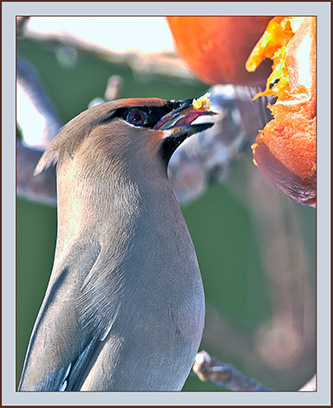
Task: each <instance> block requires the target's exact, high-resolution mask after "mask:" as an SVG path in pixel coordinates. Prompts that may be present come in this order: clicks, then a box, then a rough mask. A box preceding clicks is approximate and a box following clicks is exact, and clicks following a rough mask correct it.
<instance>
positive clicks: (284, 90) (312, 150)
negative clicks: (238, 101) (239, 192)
mask: <svg viewBox="0 0 333 408" xmlns="http://www.w3.org/2000/svg"><path fill="white" fill-rule="evenodd" d="M267 57H268V58H271V59H272V60H273V70H272V73H271V75H270V76H269V78H268V80H267V87H266V90H265V91H264V92H262V93H261V94H259V95H258V96H260V95H262V94H264V95H265V94H266V95H268V94H271V95H275V96H277V99H276V102H275V103H274V104H273V105H271V106H269V108H270V110H271V111H272V114H273V116H274V119H273V120H271V121H270V122H268V123H267V125H266V126H265V128H264V129H263V130H262V131H260V132H259V134H258V136H257V139H256V143H255V144H254V145H253V146H252V149H253V156H254V162H255V164H256V165H257V166H258V167H259V168H260V169H261V170H262V171H263V172H264V174H265V175H266V176H267V178H268V179H269V180H270V181H271V182H272V184H273V185H274V186H275V187H276V188H278V189H279V190H280V191H282V192H283V193H284V194H285V195H287V196H288V197H290V198H292V199H293V200H294V201H297V202H299V203H302V204H306V205H310V206H315V205H316V197H317V193H316V185H317V161H316V159H317V149H316V123H317V122H316V119H317V113H316V101H317V97H316V18H315V17H275V18H274V19H273V20H271V22H270V23H269V25H268V26H267V30H266V31H265V33H264V35H263V36H262V38H261V39H260V41H259V42H258V44H257V45H256V47H255V48H254V49H253V51H252V53H251V55H250V57H249V59H248V61H247V63H246V67H247V68H248V69H251V70H254V69H256V67H257V66H258V65H259V64H260V62H261V61H262V60H263V59H264V58H267Z"/></svg>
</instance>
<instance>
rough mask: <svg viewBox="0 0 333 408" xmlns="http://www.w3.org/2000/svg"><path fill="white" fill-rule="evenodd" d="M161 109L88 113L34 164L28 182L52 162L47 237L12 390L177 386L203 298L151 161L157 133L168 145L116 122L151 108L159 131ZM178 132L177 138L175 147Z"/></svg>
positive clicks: (157, 105) (156, 160) (171, 200)
mask: <svg viewBox="0 0 333 408" xmlns="http://www.w3.org/2000/svg"><path fill="white" fill-rule="evenodd" d="M177 103H178V102H177ZM177 103H176V104H175V106H174V107H177V106H181V104H180V103H178V105H177ZM168 104H169V105H166V101H163V100H160V99H131V100H119V101H112V102H108V103H105V104H102V105H99V106H97V107H94V108H91V109H89V110H87V111H85V112H83V113H82V114H80V115H79V116H77V117H76V118H74V119H73V120H71V121H70V122H69V123H68V124H67V125H66V126H65V127H64V128H63V129H62V130H61V132H60V133H59V134H58V136H57V137H56V138H55V139H54V140H53V142H52V143H51V145H50V146H49V148H48V149H47V150H46V152H45V154H44V155H43V157H42V159H41V160H40V162H39V164H38V166H37V169H36V173H39V172H41V171H42V170H44V169H45V168H47V167H48V166H50V165H51V164H52V163H57V197H58V235H57V246H56V253H55V259H54V266H53V270H52V274H51V277H50V281H49V284H48V288H47V291H46V294H45V298H44V301H43V303H42V306H41V309H40V311H39V314H38V317H37V320H36V323H35V326H34V329H33V333H32V336H31V339H30V343H29V347H28V351H27V356H26V360H25V364H24V369H23V374H22V378H21V382H20V386H19V389H20V390H22V391H27V390H35V391H43V390H44V391H57V390H58V391H71V390H82V391H84V390H86V391H113V390H117V391H168V390H181V388H182V387H183V385H184V383H185V380H186V378H187V376H188V374H189V372H190V369H191V366H192V364H193V361H194V358H195V355H196V352H197V350H198V347H199V344H200V341H201V336H202V331H203V325H204V294H203V286H202V281H201V276H200V271H199V267H198V262H197V258H196V254H195V250H194V247H193V244H192V240H191V237H190V235H189V232H188V229H187V226H186V224H185V221H184V218H183V216H182V213H181V211H180V208H179V206H178V204H177V202H176V200H175V197H174V195H173V193H172V190H171V187H170V185H169V182H168V180H167V176H166V164H165V163H164V162H163V160H161V144H162V143H163V140H164V139H163V137H165V133H167V132H169V133H170V135H169V136H170V137H175V138H176V137H178V134H177V132H171V130H172V129H171V130H167V131H162V130H159V129H158V128H157V129H154V128H153V127H154V126H153V125H154V123H152V124H151V125H150V124H148V125H146V126H133V125H132V124H130V123H127V122H126V120H127V119H126V117H125V116H124V112H125V113H126V111H125V110H126V109H131V108H133V107H136V106H138V107H139V108H140V109H141V107H145V110H146V112H147V115H150V113H149V112H150V110H149V109H148V108H147V107H153V108H152V110H153V111H154V112H155V113H154V117H156V112H159V109H160V110H161V113H160V117H158V115H157V119H158V120H159V119H161V118H162V117H163V115H164V114H165V113H167V110H169V111H172V109H171V108H170V106H172V105H170V103H168ZM119 112H120V113H119ZM171 113H172V112H171ZM117 114H118V116H117ZM121 115H122V116H121ZM194 126H195V125H192V126H191V128H193V129H194ZM182 129H183V130H182ZM189 129H190V127H189V124H186V126H184V127H182V126H179V129H178V130H177V131H178V133H179V134H180V135H182V132H183V133H184V135H185V136H184V138H185V137H186V135H187V134H186V132H185V131H186V130H187V133H188V134H190V133H191V132H189V131H188V130H189ZM199 130H200V129H199V128H198V130H196V131H199ZM194 132H195V131H192V133H194ZM172 134H173V136H172Z"/></svg>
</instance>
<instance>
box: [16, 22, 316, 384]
mask: <svg viewBox="0 0 333 408" xmlns="http://www.w3.org/2000/svg"><path fill="white" fill-rule="evenodd" d="M221 18H223V17H221ZM17 64H18V75H19V76H20V78H19V82H18V87H17V96H18V99H17V119H18V126H17V138H18V141H19V142H20V143H21V142H23V145H24V146H29V147H32V148H36V149H38V148H39V149H41V150H42V149H43V148H44V147H45V143H46V142H45V138H44V139H43V137H41V134H42V133H43V129H44V127H45V118H44V119H43V118H40V119H41V121H40V122H39V119H38V118H39V114H38V113H36V109H32V107H33V106H34V103H33V101H32V99H33V98H32V95H33V93H31V92H30V93H29V92H26V91H25V89H27V88H26V85H27V83H28V82H29V75H31V73H33V75H34V76H35V80H36V78H37V82H38V87H40V89H42V91H43V92H44V96H45V100H44V102H45V101H47V103H46V105H47V109H49V110H50V111H51V112H52V115H53V116H52V120H50V122H49V123H51V122H52V121H53V122H52V123H53V124H54V129H55V131H54V133H56V130H57V129H58V127H59V126H62V125H63V124H65V123H66V122H67V121H69V120H70V119H72V118H73V117H74V116H76V115H77V114H78V113H80V112H81V111H83V110H85V109H87V108H88V106H89V105H91V104H94V103H98V102H100V101H101V100H102V99H103V98H104V97H105V90H106V88H107V85H108V81H109V78H110V77H112V78H113V80H115V81H116V85H115V86H113V87H111V88H110V87H109V88H108V89H109V90H110V89H111V91H114V92H115V94H116V96H117V97H119V98H126V97H160V98H163V99H184V98H192V97H196V96H199V95H201V94H203V93H205V92H206V91H207V90H208V89H209V88H210V85H208V84H206V83H203V82H200V81H199V80H198V79H197V78H196V77H195V76H194V75H193V74H192V73H191V71H190V70H189V68H188V67H187V66H186V64H185V63H184V62H183V61H182V60H181V59H180V58H179V57H178V55H177V51H176V49H175V46H174V43H173V38H172V35H171V32H170V30H169V27H168V24H167V22H166V20H165V18H163V17H96V18H93V17H30V18H24V17H23V18H22V17H19V18H18V29H17ZM20 79H21V80H20ZM35 80H34V81H35ZM109 82H110V81H109ZM37 105H38V104H37ZM35 108H36V104H35ZM250 121H251V118H250ZM250 125H251V124H250V123H249V126H250ZM38 126H40V127H38ZM48 137H50V135H47V137H46V139H47V138H48ZM235 137H236V135H235ZM253 142H254V140H249V141H248V143H245V145H244V146H245V148H243V149H240V151H238V152H237V154H235V152H233V153H232V154H231V153H230V152H228V151H227V152H225V155H226V158H225V162H224V163H225V165H224V166H223V172H221V171H220V173H219V177H212V174H211V173H210V177H207V179H206V180H205V182H204V183H203V184H204V185H203V187H202V188H200V189H199V190H200V191H198V192H196V193H195V194H192V195H190V196H189V197H187V199H181V198H179V201H180V204H181V208H182V211H183V214H184V217H185V220H186V222H187V225H188V228H189V231H190V233H191V236H192V239H193V242H194V245H195V248H196V251H197V256H198V260H199V264H200V269H201V274H202V278H203V284H204V288H205V296H206V323H205V331H204V336H203V339H202V344H201V347H200V350H206V351H207V352H208V353H209V354H210V355H212V356H214V357H216V358H217V359H219V360H220V361H223V362H226V363H231V364H233V365H234V366H235V367H236V368H237V369H238V370H240V371H241V372H242V373H244V374H245V375H247V376H248V377H252V378H255V379H256V380H258V381H260V382H261V383H263V384H265V385H266V386H267V387H269V388H272V389H274V390H283V391H288V390H290V391H292V390H297V389H298V388H300V387H301V386H302V385H303V384H304V383H306V382H307V381H308V380H309V379H310V378H311V377H312V376H313V374H314V373H315V371H316V342H315V339H316V322H315V315H316V308H315V306H316V298H315V294H316V211H315V209H313V208H310V207H306V206H302V205H300V204H296V203H294V202H292V201H291V200H290V199H288V198H286V197H285V196H283V195H282V194H281V193H280V192H278V191H277V190H275V189H274V187H273V186H272V185H271V184H270V183H269V182H268V181H267V179H266V178H265V177H264V176H263V174H262V173H261V171H260V170H259V169H258V168H257V167H256V166H255V165H254V164H253V162H252V151H251V148H250V145H251V143H253ZM175 166H176V164H175ZM19 172H23V173H24V172H26V174H27V176H30V175H31V169H28V167H25V166H24V162H18V173H19ZM29 172H30V173H29ZM28 173H29V174H28ZM192 181H193V180H192ZM51 201H52V200H51ZM56 226H57V214H56V207H55V205H53V204H52V202H49V203H45V202H44V203H41V202H37V201H36V200H35V199H31V197H29V195H28V194H21V193H19V194H18V196H17V291H16V295H17V382H18V381H19V379H20V374H21V370H22V366H23V361H24V356H25V352H26V348H27V345H28V341H29V337H30V334H31V331H32V327H33V324H34V321H35V319H36V316H37V313H38V310H39V307H40V305H41V302H42V299H43V296H44V293H45V289H46V285H47V282H48V279H49V276H50V272H51V269H52V264H53V255H54V249H55V242H56ZM184 390H185V391H195V390H197V391H212V390H215V391H218V390H223V389H222V388H219V387H217V386H216V385H214V384H212V383H210V382H203V381H201V380H199V379H198V378H197V377H196V376H194V375H193V376H190V377H189V378H188V380H187V382H186V384H185V387H184Z"/></svg>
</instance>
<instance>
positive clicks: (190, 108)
mask: <svg viewBox="0 0 333 408" xmlns="http://www.w3.org/2000/svg"><path fill="white" fill-rule="evenodd" d="M170 104H172V105H173V107H174V108H173V110H172V111H171V112H169V113H168V114H166V115H164V116H163V117H162V118H161V119H160V120H159V121H158V123H157V124H156V125H155V126H154V129H160V130H169V129H171V133H170V132H167V133H166V134H167V136H166V137H170V136H171V137H178V136H185V137H189V136H191V135H193V134H194V133H198V132H202V131H203V130H206V129H209V128H210V127H212V126H213V124H214V123H213V122H211V121H210V122H209V121H207V122H203V123H197V124H192V123H193V122H194V121H195V120H196V119H197V118H199V117H201V116H212V115H215V114H216V113H215V112H213V111H211V110H209V105H210V103H209V99H208V96H207V94H206V95H204V96H202V97H201V98H198V99H184V100H182V101H175V102H170Z"/></svg>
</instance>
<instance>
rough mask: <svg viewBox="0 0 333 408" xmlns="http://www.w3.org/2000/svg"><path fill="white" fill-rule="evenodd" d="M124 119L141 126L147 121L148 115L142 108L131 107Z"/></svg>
mask: <svg viewBox="0 0 333 408" xmlns="http://www.w3.org/2000/svg"><path fill="white" fill-rule="evenodd" d="M126 121H127V122H128V123H131V124H132V125H134V126H143V125H145V124H146V123H147V121H148V116H147V114H146V112H143V111H142V110H139V109H131V110H130V111H129V112H128V114H127V116H126Z"/></svg>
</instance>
